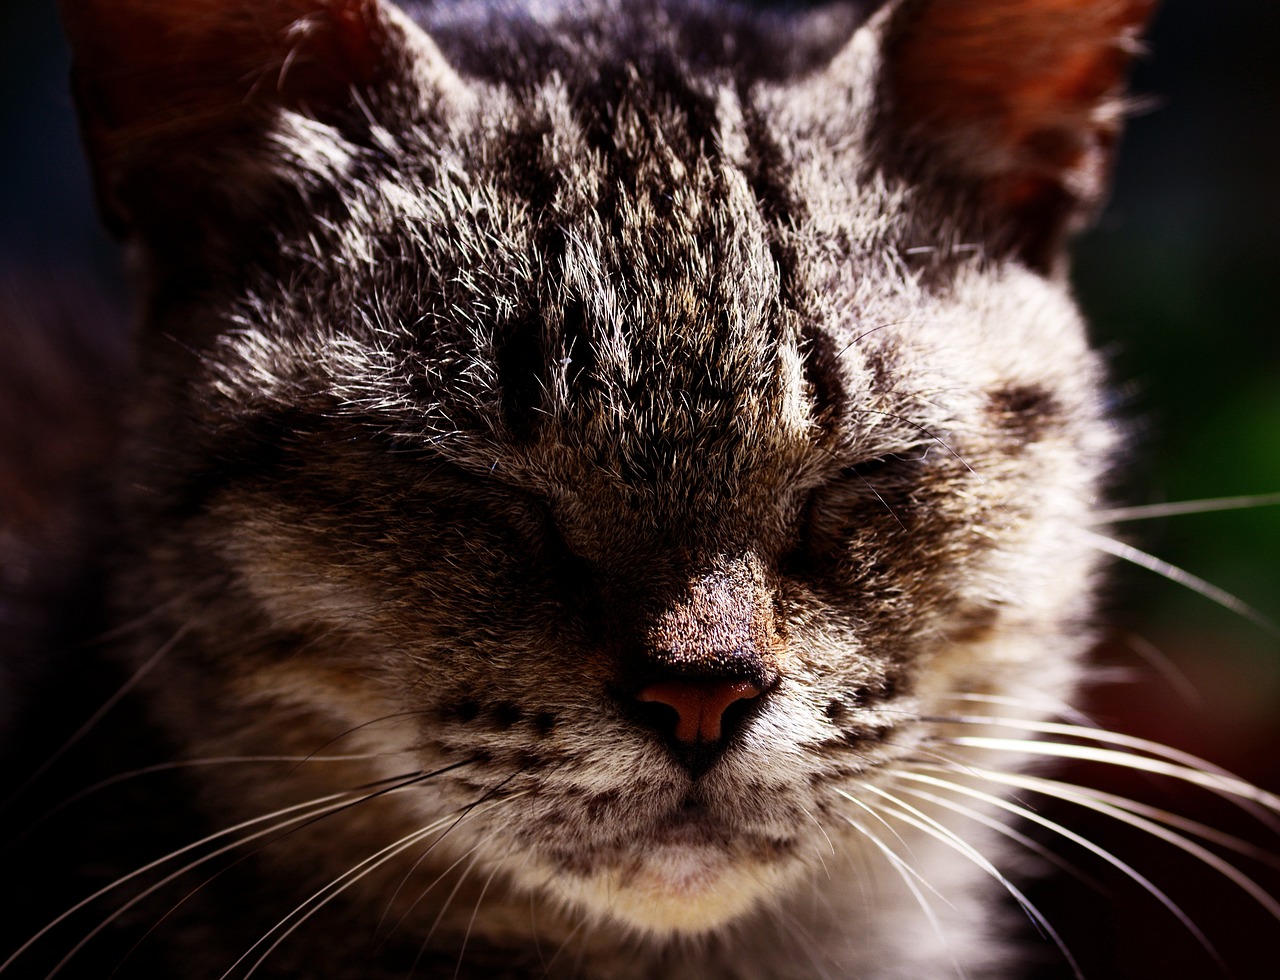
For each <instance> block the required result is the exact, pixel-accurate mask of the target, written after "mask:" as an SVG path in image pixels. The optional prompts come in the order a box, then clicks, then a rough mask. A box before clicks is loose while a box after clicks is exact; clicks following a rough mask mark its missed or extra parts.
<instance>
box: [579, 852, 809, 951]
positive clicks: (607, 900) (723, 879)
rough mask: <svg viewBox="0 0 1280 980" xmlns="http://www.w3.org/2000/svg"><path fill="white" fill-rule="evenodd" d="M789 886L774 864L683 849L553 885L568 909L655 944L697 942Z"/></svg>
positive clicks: (727, 853)
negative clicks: (674, 940) (687, 938)
mask: <svg viewBox="0 0 1280 980" xmlns="http://www.w3.org/2000/svg"><path fill="white" fill-rule="evenodd" d="M787 879H788V876H787V875H786V873H785V870H784V869H783V868H782V867H781V866H780V865H779V864H778V863H776V862H771V863H763V862H760V861H757V860H752V859H751V858H749V857H746V856H744V855H742V854H741V853H730V852H728V851H725V850H722V849H720V848H709V847H706V846H698V845H693V844H685V843H671V844H665V843H661V844H653V845H652V846H650V847H648V848H646V850H645V853H644V854H643V855H641V856H639V857H637V858H636V859H634V860H633V861H631V862H628V863H627V864H625V865H623V866H615V867H612V868H607V869H603V870H602V871H601V872H600V873H598V874H595V875H592V876H590V877H588V878H579V879H575V880H569V881H566V880H564V879H561V880H559V881H558V882H557V884H556V887H557V890H560V891H561V892H562V893H563V894H564V896H565V897H566V898H568V899H569V900H570V902H571V903H572V904H573V905H575V906H576V907H578V908H579V909H582V910H584V911H587V912H589V913H594V914H596V915H599V916H601V917H602V918H604V919H607V920H609V921H612V922H614V923H616V924H619V925H622V926H624V927H627V928H629V929H632V930H634V931H636V932H639V933H641V934H644V935H647V936H650V937H652V938H655V939H668V938H674V937H677V936H698V935H702V934H705V933H709V932H712V931H714V930H717V929H720V928H721V927H723V926H725V925H727V924H728V923H730V922H732V921H734V920H735V919H739V918H741V917H742V916H744V915H746V914H747V913H749V912H751V911H752V910H754V909H755V908H757V907H758V906H759V905H760V904H761V903H762V902H763V901H766V900H767V899H768V898H769V897H770V896H771V895H774V894H776V893H777V892H778V890H779V889H781V888H782V887H784V885H785V884H786V882H787Z"/></svg>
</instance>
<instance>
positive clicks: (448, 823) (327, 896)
mask: <svg viewBox="0 0 1280 980" xmlns="http://www.w3.org/2000/svg"><path fill="white" fill-rule="evenodd" d="M519 774H520V771H517V772H515V773H512V774H511V775H510V776H508V777H507V778H506V779H504V780H503V781H502V782H501V783H499V784H498V785H497V786H495V787H493V788H492V789H490V790H489V791H487V792H486V793H485V794H484V795H483V796H482V797H480V799H478V800H476V801H474V802H472V803H470V804H468V805H467V806H466V807H463V808H462V811H461V812H460V813H459V814H458V815H457V816H455V815H454V814H452V813H450V814H447V815H446V816H444V817H441V818H440V819H438V820H435V821H433V822H432V823H430V824H428V825H427V826H426V827H423V828H420V829H419V830H416V831H414V832H413V833H410V834H407V835H406V836H404V837H402V838H401V839H400V840H398V841H396V842H394V843H392V844H388V845H387V846H386V847H384V848H382V849H381V850H380V851H377V852H376V853H374V854H372V855H370V856H369V857H367V858H365V859H364V860H362V861H360V862H358V863H357V864H355V865H353V866H352V867H351V868H348V869H347V870H346V871H345V872H343V873H342V874H341V875H339V876H338V877H336V878H334V879H332V880H331V881H329V882H327V883H326V884H325V885H324V886H323V887H322V888H320V889H318V890H317V891H316V892H314V893H313V894H311V895H309V896H308V897H307V898H305V899H303V900H302V901H301V902H299V903H298V905H297V906H296V907H295V908H294V909H293V911H292V912H290V913H289V914H288V915H286V916H284V917H283V918H282V919H280V921H279V922H277V923H276V924H275V925H274V926H272V927H271V928H270V929H268V930H267V931H266V932H265V933H263V935H262V936H260V937H259V938H258V939H257V941H255V942H254V944H253V945H252V946H250V947H249V948H248V949H246V950H245V951H244V952H243V953H242V954H241V955H240V957H239V958H238V959H237V960H236V961H235V962H234V963H232V964H231V966H230V967H228V969H227V971H226V972H225V973H223V974H222V976H221V977H219V980H226V978H227V977H229V976H230V975H231V973H232V972H233V971H234V970H235V968H236V967H237V966H239V965H240V964H241V963H242V962H244V961H245V959H247V958H248V957H249V955H250V954H252V953H253V951H254V950H255V949H257V948H258V947H259V946H261V945H262V944H263V943H264V942H266V941H267V940H268V939H270V938H271V936H272V935H273V934H274V933H276V932H278V931H280V930H282V929H283V931H280V932H279V935H278V936H276V938H275V940H274V941H272V943H271V945H269V946H268V947H267V948H266V949H265V950H263V952H262V954H261V955H260V956H259V957H258V958H257V960H255V961H254V963H253V965H252V966H251V967H249V969H248V971H247V972H246V973H245V974H244V976H245V980H247V978H248V977H250V976H252V975H253V974H254V973H255V972H256V971H257V969H258V967H260V966H261V965H262V964H263V963H264V962H265V961H266V959H267V958H268V957H269V956H270V955H271V954H272V953H273V952H274V951H275V950H276V949H277V948H278V947H279V946H280V944H281V943H283V942H284V941H285V940H286V939H288V938H289V936H291V935H292V934H293V933H294V932H295V931H296V930H297V929H298V928H299V927H300V926H302V925H303V923H305V922H306V921H307V920H308V919H310V918H311V917H312V916H313V915H315V914H316V913H317V912H319V911H320V909H322V908H323V907H324V906H325V905H327V904H328V903H329V902H331V901H332V900H333V899H335V898H336V897H337V896H338V895H340V894H341V893H342V892H344V891H346V890H347V889H348V888H350V887H351V886H353V885H355V884H356V883H357V882H359V881H360V880H361V879H362V878H364V877H366V876H367V875H369V874H371V873H373V872H374V871H376V870H377V869H378V868H380V867H382V865H384V864H386V863H387V862H388V861H391V860H392V859H394V858H396V857H398V856H399V855H400V854H402V853H404V852H405V851H407V850H408V849H409V848H411V847H413V846H415V845H416V844H418V843H419V842H421V841H423V840H425V839H426V838H427V837H430V836H431V835H432V834H434V833H435V832H436V831H437V830H440V829H441V828H442V827H443V828H444V830H443V832H442V833H441V834H440V836H439V837H438V838H437V839H436V840H434V841H432V843H431V846H430V847H429V848H428V851H430V850H431V848H434V847H435V846H436V845H438V844H439V843H440V841H441V840H443V839H444V837H445V836H446V835H447V834H449V833H450V832H451V831H452V830H453V829H454V828H455V827H457V826H458V824H459V823H461V822H462V821H463V820H465V819H466V818H467V817H468V816H470V815H472V814H473V813H483V812H484V811H485V810H489V809H492V808H493V807H494V806H499V805H502V804H505V803H510V802H511V801H512V800H514V799H518V798H519V797H521V796H524V795H525V792H524V791H522V792H518V793H514V794H512V795H510V796H506V797H503V798H501V799H498V800H492V802H490V803H489V805H488V806H484V807H483V808H482V809H477V808H478V807H481V805H482V804H483V803H485V802H486V801H489V800H491V798H492V797H493V795H494V794H495V793H497V792H499V791H500V790H501V789H502V787H503V786H505V785H506V784H507V783H509V782H510V781H511V780H512V779H514V778H515V777H516V776H518V775H519ZM420 860H421V858H419V861H420ZM308 906H310V908H308ZM295 917H296V920H295V921H294V922H293V924H292V925H289V926H288V928H284V927H285V925H286V923H288V922H289V920H290V919H291V918H295ZM429 938H430V935H428V939H429Z"/></svg>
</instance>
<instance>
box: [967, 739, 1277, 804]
mask: <svg viewBox="0 0 1280 980" xmlns="http://www.w3.org/2000/svg"><path fill="white" fill-rule="evenodd" d="M945 741H946V742H947V743H949V744H951V745H963V746H968V747H970V748H978V749H992V750H995V751H998V752H1016V753H1022V754H1029V755H1042V756H1054V757H1057V758H1063V759H1078V760H1080V761H1082V762H1100V763H1103V764H1105V765H1112V766H1120V767H1122V768H1126V769H1138V770H1141V771H1143V772H1149V773H1154V774H1155V775H1159V776H1171V777H1172V778H1174V779H1180V780H1182V781H1183V782H1187V783H1192V784H1194V785H1196V786H1200V787H1203V788H1204V789H1207V790H1209V791H1210V792H1212V793H1216V794H1218V795H1219V796H1223V797H1226V798H1228V799H1236V800H1247V801H1250V802H1253V803H1257V804H1259V805H1261V806H1263V807H1266V808H1267V809H1268V810H1271V811H1272V812H1276V813H1280V797H1277V796H1276V795H1275V794H1274V793H1269V792H1267V791H1266V790H1264V789H1259V788H1258V787H1257V786H1254V785H1253V784H1252V783H1250V782H1247V781H1245V780H1243V779H1241V778H1239V777H1238V776H1233V775H1231V774H1230V773H1226V772H1222V773H1219V772H1214V771H1212V770H1210V771H1205V770H1202V769H1197V768H1193V767H1190V766H1185V765H1178V764H1175V763H1172V762H1167V761H1165V760H1164V759H1153V758H1148V757H1147V756H1142V755H1134V754H1133V753H1130V752H1118V751H1116V750H1114V749H1103V748H1098V747H1096V746H1093V745H1075V744H1072V743H1067V742H1042V741H1038V740H1036V739H1019V738H988V737H985V736H980V735H958V736H955V737H952V738H947V739H945Z"/></svg>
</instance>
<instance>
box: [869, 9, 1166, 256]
mask: <svg viewBox="0 0 1280 980" xmlns="http://www.w3.org/2000/svg"><path fill="white" fill-rule="evenodd" d="M1155 6H1156V2H1155V0H905V2H904V3H902V4H901V6H900V7H899V8H898V9H897V10H896V11H895V12H894V14H893V15H892V18H891V19H890V21H889V22H888V24H887V25H886V33H885V35H884V43H883V47H882V59H883V61H882V68H881V74H880V96H879V98H880V104H881V105H882V106H883V107H884V110H883V111H884V114H883V117H882V118H881V120H880V129H881V132H880V134H879V141H880V143H881V145H882V146H883V147H884V148H885V150H886V158H887V159H889V160H890V161H891V162H892V164H894V165H897V166H899V167H903V168H906V169H907V170H908V172H909V175H910V177H911V179H912V180H913V181H925V182H932V183H934V184H935V185H941V186H943V187H945V188H950V189H951V191H952V192H956V193H959V194H960V195H962V196H963V197H964V199H965V203H966V204H967V205H969V206H970V207H972V208H976V209H977V210H978V213H979V214H980V216H981V221H982V230H983V232H984V233H986V234H988V235H989V236H991V237H992V238H997V239H998V238H1003V239H1004V241H1002V242H998V243H997V244H1001V245H1005V246H1009V247H1013V248H1015V249H1017V250H1018V251H1020V252H1021V253H1022V254H1023V256H1024V258H1026V259H1027V260H1028V261H1029V262H1031V263H1032V264H1033V265H1036V266H1039V267H1046V266H1048V265H1051V264H1052V263H1053V261H1054V258H1055V256H1056V255H1057V253H1058V251H1059V248H1060V246H1061V243H1062V239H1063V236H1064V234H1065V233H1067V232H1069V231H1070V230H1072V229H1073V228H1074V227H1075V226H1077V225H1078V224H1079V223H1080V222H1081V221H1082V219H1083V218H1084V217H1087V216H1088V215H1089V214H1090V213H1091V212H1092V211H1093V210H1094V209H1095V208H1096V207H1097V205H1098V204H1099V202H1100V201H1101V199H1102V196H1103V194H1104V193H1105V190H1106V186H1107V180H1108V176H1109V172H1110V164H1111V156H1112V149H1113V147H1114V144H1115V142H1116V137H1117V135H1118V133H1119V129H1120V124H1121V122H1122V120H1123V117H1124V114H1125V109H1126V105H1125V102H1124V98H1123V94H1124V82H1125V78H1126V75H1127V71H1128V68H1129V64H1130V62H1131V60H1132V58H1133V56H1134V54H1135V53H1136V52H1138V51H1139V50H1140V48H1139V44H1138V38H1139V36H1140V34H1141V32H1142V30H1143V28H1144V26H1145V25H1146V23H1147V21H1148V20H1149V19H1150V17H1151V14H1152V12H1153V10H1154V8H1155Z"/></svg>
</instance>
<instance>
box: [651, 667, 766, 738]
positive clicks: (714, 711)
mask: <svg viewBox="0 0 1280 980" xmlns="http://www.w3.org/2000/svg"><path fill="white" fill-rule="evenodd" d="M761 693H762V692H761V689H760V687H759V686H757V685H756V684H752V683H751V682H750V681H715V680H665V681H655V682H654V683H652V684H649V685H648V686H647V687H644V688H642V689H641V690H640V692H639V693H638V694H637V695H636V700H637V701H643V702H656V703H657V704H664V705H666V706H667V707H669V708H672V709H674V710H675V713H676V725H675V738H676V741H677V742H681V743H683V744H685V745H695V744H697V743H699V742H703V743H714V742H719V741H720V738H721V736H722V734H723V733H722V731H721V728H722V726H721V721H722V719H723V718H724V713H725V710H726V709H727V708H729V707H730V705H733V704H735V703H736V702H738V701H746V700H750V699H751V698H757V697H759V696H760V694H761Z"/></svg>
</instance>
